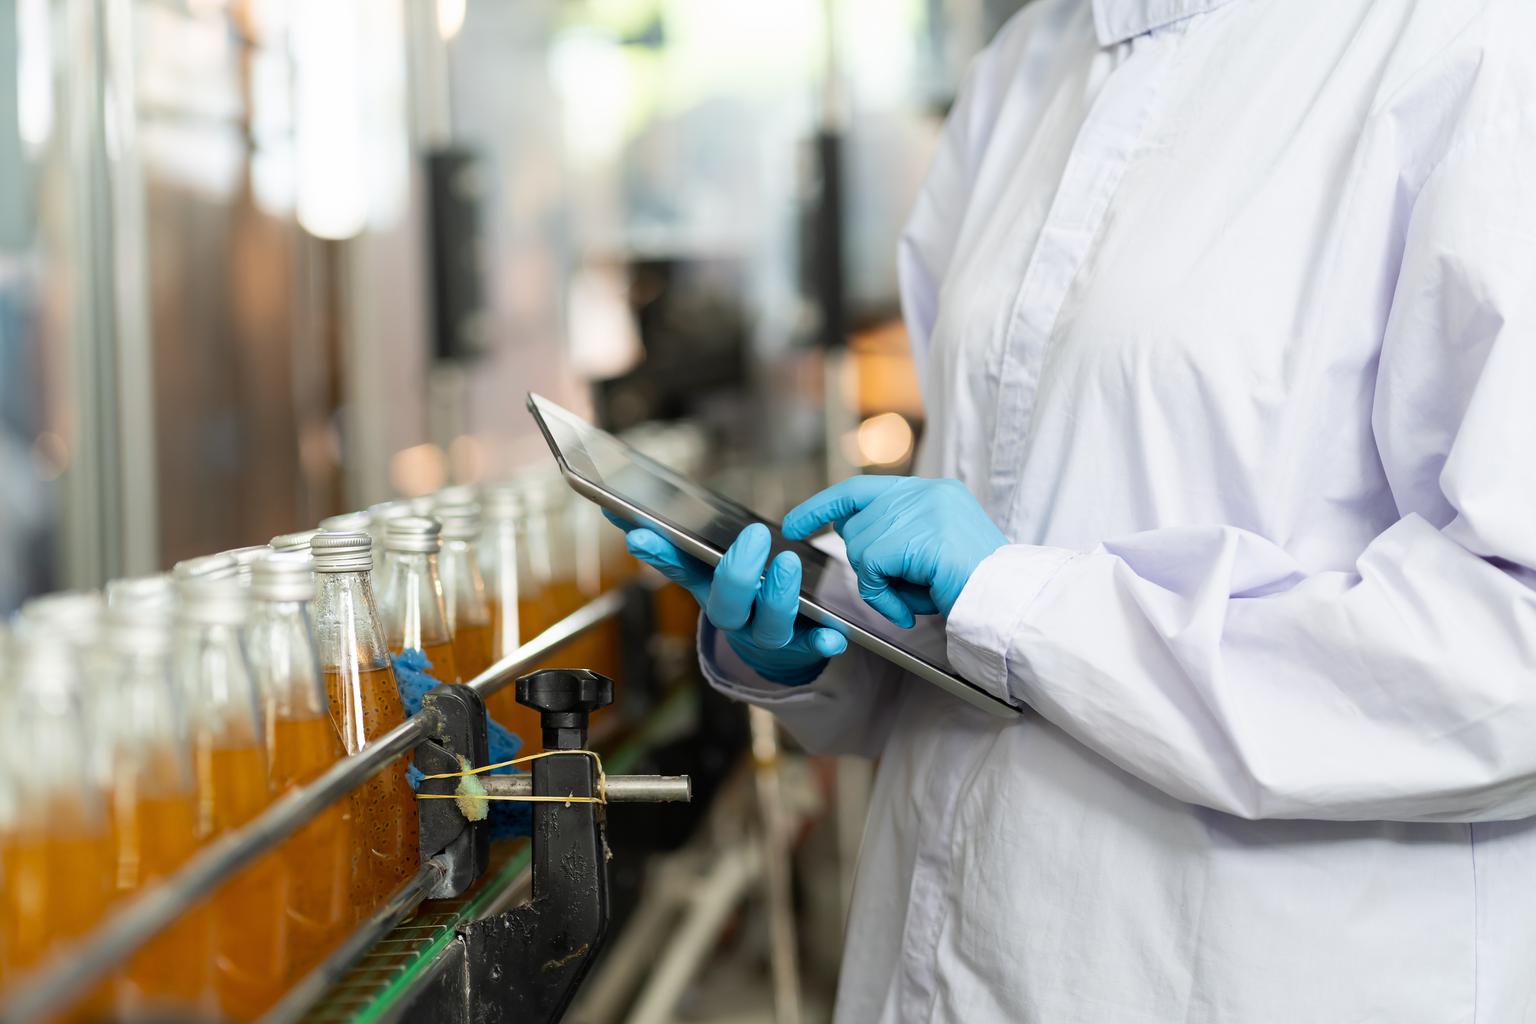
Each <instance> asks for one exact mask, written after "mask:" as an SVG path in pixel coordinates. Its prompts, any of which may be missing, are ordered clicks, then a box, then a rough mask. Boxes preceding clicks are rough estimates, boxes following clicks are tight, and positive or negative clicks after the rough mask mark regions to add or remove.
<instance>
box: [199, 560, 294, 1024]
mask: <svg viewBox="0 0 1536 1024" xmlns="http://www.w3.org/2000/svg"><path fill="white" fill-rule="evenodd" d="M249 612H250V602H249V595H248V594H247V592H246V590H245V588H243V587H241V586H240V584H239V582H238V581H237V580H236V579H234V577H233V576H232V575H225V576H223V577H220V576H190V577H183V578H182V579H180V580H178V581H177V584H176V618H177V630H178V636H177V643H176V654H175V657H176V661H175V672H176V677H177V683H178V689H179V690H181V691H182V692H183V693H184V694H189V695H190V696H191V701H190V705H189V706H190V708H191V716H190V717H191V733H192V737H193V752H194V765H195V770H196V778H197V796H198V830H199V834H200V835H201V836H202V838H203V839H204V840H209V839H213V838H216V837H218V836H221V835H223V834H225V833H226V832H230V831H232V830H234V829H238V828H241V827H242V826H244V825H246V824H248V823H249V822H250V821H251V820H252V819H253V818H255V817H256V816H257V815H258V814H260V813H261V812H262V811H263V810H265V809H266V807H267V805H268V804H270V803H271V802H272V788H271V785H270V781H269V775H268V771H267V753H266V730H265V727H264V724H263V720H262V710H261V702H260V700H259V698H258V695H257V692H256V684H255V680H254V679H253V678H252V675H251V670H250V665H249V663H248V662H247V660H246V654H245V649H244V645H243V640H244V637H243V631H244V629H245V626H246V621H247V617H248V615H249ZM287 881H288V880H287V877H286V875H285V873H284V870H283V865H282V863H281V862H280V861H279V859H278V858H276V857H275V856H266V857H262V858H260V859H259V860H257V861H256V862H255V863H254V864H252V865H250V866H248V867H246V868H245V869H244V870H242V871H241V872H240V873H239V874H237V875H235V876H234V877H233V878H232V879H230V880H229V881H228V882H226V883H225V884H224V885H223V886H222V887H221V888H220V889H219V890H218V891H217V892H215V893H214V895H213V897H212V901H211V908H212V909H211V911H210V912H211V914H212V916H213V949H212V952H213V963H214V991H215V993H216V995H217V997H218V1004H219V1009H220V1010H221V1011H222V1012H223V1014H224V1015H225V1016H226V1017H229V1018H232V1019H234V1020H253V1019H255V1018H256V1017H259V1016H260V1015H261V1014H262V1013H263V1012H264V1011H265V1010H267V1009H268V1008H270V1007H271V1006H272V1004H273V1003H274V1002H276V1000H277V999H278V998H279V997H280V996H281V995H282V993H283V990H284V988H285V986H286V983H287V979H288V963H287V914H286V904H287V899H288V893H287V889H288V886H287Z"/></svg>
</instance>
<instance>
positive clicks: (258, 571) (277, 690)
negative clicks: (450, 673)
mask: <svg viewBox="0 0 1536 1024" xmlns="http://www.w3.org/2000/svg"><path fill="white" fill-rule="evenodd" d="M314 596H315V581H314V573H313V572H312V571H311V560H310V555H309V553H308V552H307V551H306V552H285V553H278V552H270V551H269V552H268V553H267V554H266V556H265V557H263V558H261V559H260V560H258V561H256V562H255V563H253V564H252V566H251V598H252V602H253V606H252V611H251V623H250V627H249V629H248V631H247V645H248V647H249V649H250V657H251V669H252V671H253V673H254V674H255V677H256V686H257V691H258V692H259V693H260V695H261V698H262V701H263V704H264V710H265V714H264V716H263V717H264V719H265V722H266V727H267V737H266V747H267V763H268V766H269V769H270V777H271V783H272V790H273V793H274V794H275V795H277V796H281V795H282V794H284V793H287V792H289V791H290V790H293V789H297V788H299V787H301V786H305V785H308V784H309V783H311V782H313V781H314V780H315V779H317V778H319V777H320V775H322V774H323V773H324V772H325V771H326V770H327V769H328V768H330V767H331V766H332V765H334V764H335V763H336V762H337V761H338V760H340V759H341V758H342V757H345V756H346V748H345V747H344V746H343V745H342V741H341V733H340V731H339V730H338V729H337V727H336V723H335V722H334V720H333V719H332V718H331V708H330V702H329V701H328V700H327V699H326V694H325V684H324V682H323V680H322V678H321V675H320V662H319V659H318V656H317V655H316V653H315V644H314V638H313V631H312V629H311V626H310V617H309V606H310V602H311V601H313V600H314ZM278 855H279V857H280V858H281V860H282V861H283V863H284V864H285V865H286V873H287V875H288V879H289V899H288V953H289V956H288V965H289V975H290V977H292V978H297V977H301V976H303V975H304V974H307V973H308V972H309V971H310V969H312V968H313V967H314V966H315V965H316V964H318V963H319V962H320V961H321V960H322V959H323V958H324V957H325V954H326V953H328V952H329V951H330V950H331V949H332V948H333V947H334V946H335V945H336V943H338V942H339V941H340V940H341V939H342V937H343V936H344V934H345V933H346V931H347V930H348V929H349V928H350V926H351V924H352V918H351V912H350V906H349V902H348V896H349V892H348V887H349V885H350V880H351V877H352V869H353V862H354V858H355V856H356V852H355V849H354V842H353V836H352V818H351V814H350V808H349V807H348V805H347V803H346V802H345V801H341V802H339V803H336V804H333V805H332V806H331V807H330V808H329V809H328V810H326V811H325V812H324V813H322V814H321V815H320V816H319V817H317V818H315V819H314V820H313V821H311V822H310V823H309V824H308V825H306V826H304V828H303V829H302V830H300V831H299V833H298V834H297V835H295V836H293V837H292V838H291V839H289V840H288V841H287V842H286V843H284V844H283V845H282V846H281V847H280V848H279V854H278Z"/></svg>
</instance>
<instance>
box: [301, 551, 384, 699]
mask: <svg viewBox="0 0 1536 1024" xmlns="http://www.w3.org/2000/svg"><path fill="white" fill-rule="evenodd" d="M312 615H313V618H314V636H315V648H316V651H317V653H318V654H319V657H320V664H321V665H322V666H323V668H324V670H325V671H327V672H330V671H343V672H345V673H347V674H349V675H356V674H357V673H358V672H366V671H371V670H373V669H378V668H387V667H389V647H388V644H386V642H385V640H384V627H383V626H382V625H381V623H380V621H379V611H378V608H377V607H376V606H375V605H374V600H373V587H372V574H371V573H369V572H367V571H366V570H360V571H356V572H317V573H315V604H314V609H313V611H312Z"/></svg>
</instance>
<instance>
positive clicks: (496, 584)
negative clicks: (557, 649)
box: [479, 476, 554, 753]
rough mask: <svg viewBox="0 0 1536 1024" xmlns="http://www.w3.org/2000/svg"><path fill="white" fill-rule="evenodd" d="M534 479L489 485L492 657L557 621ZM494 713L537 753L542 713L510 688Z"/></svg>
mask: <svg viewBox="0 0 1536 1024" xmlns="http://www.w3.org/2000/svg"><path fill="white" fill-rule="evenodd" d="M532 484H533V481H532V480H531V479H530V478H529V477H526V476H524V477H521V478H518V479H514V480H508V481H503V482H501V483H497V484H493V485H491V486H490V487H488V488H486V491H485V506H484V523H483V526H482V530H481V534H480V550H479V558H480V571H481V574H482V575H483V577H484V579H485V586H486V595H487V602H486V603H487V605H488V606H489V607H488V611H489V612H490V616H491V658H492V660H493V661H495V660H500V659H501V658H504V657H506V656H507V655H508V654H510V653H511V652H513V651H515V650H516V649H517V648H518V646H519V645H520V644H524V643H527V642H528V641H529V640H531V639H532V638H533V637H534V636H535V635H537V634H538V633H539V632H540V631H541V630H543V629H544V628H545V627H546V626H548V625H550V624H551V622H553V621H554V620H553V619H551V618H550V617H549V616H548V615H547V614H546V611H545V596H546V590H547V588H548V587H549V585H550V581H551V576H552V575H553V564H552V556H551V552H550V546H549V541H550V538H549V536H548V534H547V532H545V530H544V523H545V519H544V517H543V515H542V513H540V514H538V515H534V514H533V513H534V512H535V511H537V510H539V509H541V507H542V503H541V501H540V496H539V495H538V494H535V493H533V492H532ZM487 705H488V709H489V711H490V712H491V714H492V716H493V717H495V719H496V720H497V721H498V722H500V723H501V724H502V725H504V726H506V727H507V728H508V729H510V730H512V731H513V732H515V733H517V735H519V736H521V737H522V738H523V742H524V747H523V751H524V753H535V752H537V751H538V750H539V749H540V747H541V743H540V737H541V736H542V735H543V732H542V728H541V726H540V724H539V715H538V712H536V711H533V710H532V709H530V708H527V707H524V706H523V705H521V704H519V703H518V702H517V695H516V694H515V693H514V692H513V688H512V687H510V686H509V687H505V688H503V689H502V690H501V691H499V692H498V693H495V694H493V695H492V696H491V698H490V700H489V701H488V702H487Z"/></svg>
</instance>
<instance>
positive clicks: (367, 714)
mask: <svg viewBox="0 0 1536 1024" xmlns="http://www.w3.org/2000/svg"><path fill="white" fill-rule="evenodd" d="M310 550H311V551H312V552H313V554H314V570H315V588H316V592H315V611H314V615H315V641H316V646H317V648H318V649H319V655H320V664H321V665H322V667H323V668H322V671H323V675H324V680H325V689H326V696H327V699H328V701H329V703H330V707H331V713H332V716H333V717H334V718H335V720H336V724H337V727H338V728H339V730H340V732H341V739H342V743H343V745H344V746H345V747H346V750H347V752H348V753H357V752H358V751H359V750H362V749H363V747H365V746H367V745H368V744H369V743H371V742H372V741H373V740H375V739H377V738H378V737H380V736H382V735H384V734H385V733H387V732H388V731H389V730H390V729H392V728H394V727H395V726H397V725H399V724H400V723H401V722H403V721H405V709H404V707H403V706H402V705H401V703H400V690H399V688H398V687H397V685H396V683H395V673H394V669H393V668H392V667H391V666H390V662H389V647H388V644H387V643H386V641H385V638H384V629H383V627H382V626H381V625H380V623H379V613H378V610H377V609H376V608H375V607H374V601H373V591H372V587H371V582H370V578H369V577H370V571H371V569H372V566H373V544H372V540H371V538H370V537H369V536H368V534H367V533H365V532H362V531H343V532H330V531H324V532H321V533H320V534H318V535H317V536H316V537H315V538H314V540H313V541H311V543H310ZM405 771H406V766H405V762H404V759H403V758H402V759H401V760H399V761H396V762H395V763H394V764H392V765H390V766H389V767H388V768H386V769H385V770H384V771H382V772H380V773H379V774H377V775H375V776H374V777H373V778H371V779H370V780H368V782H366V783H364V784H363V785H362V786H361V787H359V788H358V789H357V790H356V791H354V792H353V794H352V800H351V806H352V821H353V829H354V833H353V841H354V843H355V846H354V849H355V851H356V857H357V863H358V867H357V870H356V871H355V872H354V873H353V887H352V904H353V908H352V909H353V913H354V916H356V917H358V918H361V917H366V916H368V915H369V914H371V913H372V912H373V911H374V909H375V908H376V907H377V906H378V905H379V904H380V903H382V902H383V901H384V900H385V899H387V898H388V897H389V895H390V894H391V893H393V892H394V891H395V890H396V889H397V888H399V886H400V885H401V884H402V883H404V882H405V881H407V880H408V879H410V878H411V877H413V876H414V875H415V874H416V871H417V869H418V868H419V867H420V852H419V850H418V849H417V831H418V830H417V810H416V795H415V793H413V792H412V791H411V787H410V783H409V782H407V781H406V777H405Z"/></svg>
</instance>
